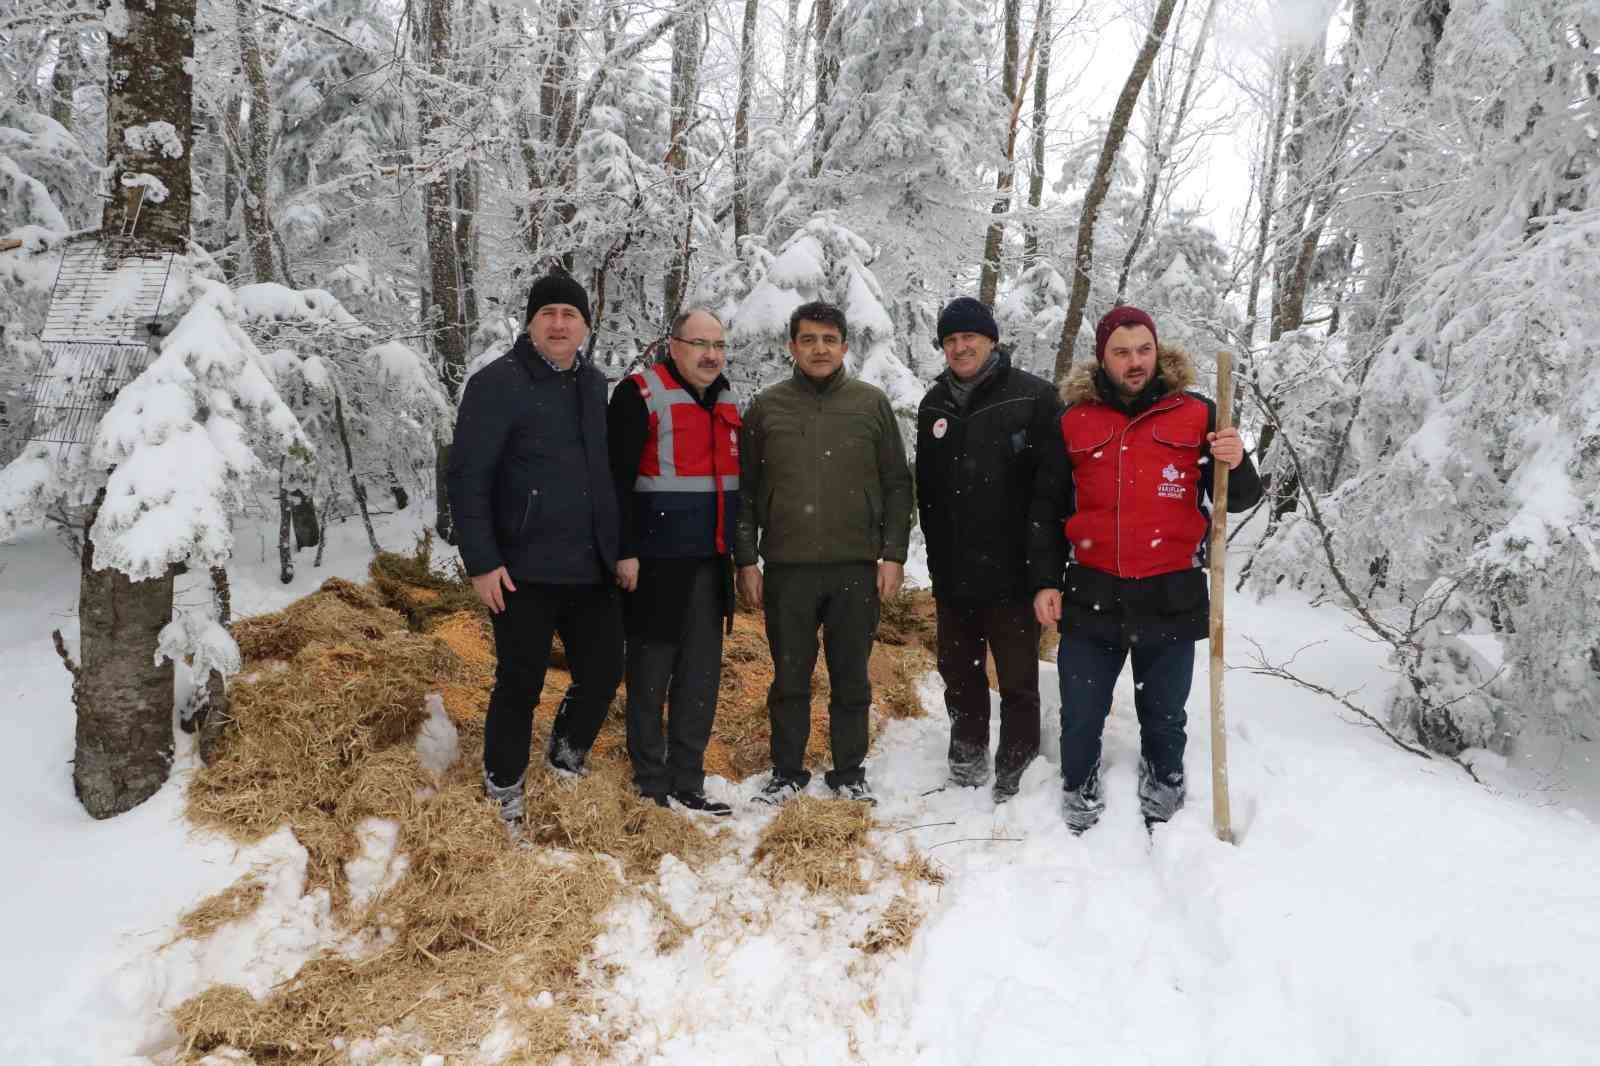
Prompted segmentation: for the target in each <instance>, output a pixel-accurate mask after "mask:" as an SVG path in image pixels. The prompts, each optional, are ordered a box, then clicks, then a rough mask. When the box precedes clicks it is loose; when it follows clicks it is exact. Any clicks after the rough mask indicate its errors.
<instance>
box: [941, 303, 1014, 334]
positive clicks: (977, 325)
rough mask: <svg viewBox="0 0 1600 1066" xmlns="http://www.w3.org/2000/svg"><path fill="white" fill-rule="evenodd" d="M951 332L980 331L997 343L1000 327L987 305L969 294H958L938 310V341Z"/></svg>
mask: <svg viewBox="0 0 1600 1066" xmlns="http://www.w3.org/2000/svg"><path fill="white" fill-rule="evenodd" d="M952 333H981V334H983V336H985V337H988V338H989V339H990V340H992V341H994V342H996V343H999V341H1000V327H999V325H997V324H996V323H995V320H994V314H993V313H992V312H990V310H989V306H988V305H987V304H985V303H983V302H982V301H980V300H974V299H973V298H972V297H970V296H958V297H956V298H955V299H954V300H951V301H950V302H949V303H947V304H945V305H944V310H943V311H940V312H939V343H940V344H943V343H944V339H945V338H946V337H948V336H950V334H952Z"/></svg>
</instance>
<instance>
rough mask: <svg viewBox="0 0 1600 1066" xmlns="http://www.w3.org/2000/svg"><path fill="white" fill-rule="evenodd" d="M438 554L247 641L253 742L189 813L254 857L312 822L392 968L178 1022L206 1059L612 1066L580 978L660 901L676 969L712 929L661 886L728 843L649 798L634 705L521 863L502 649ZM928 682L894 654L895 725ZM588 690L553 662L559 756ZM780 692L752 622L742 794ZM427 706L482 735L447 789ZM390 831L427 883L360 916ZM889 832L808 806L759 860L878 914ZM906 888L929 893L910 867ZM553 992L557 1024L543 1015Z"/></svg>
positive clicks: (347, 962) (532, 815)
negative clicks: (877, 843)
mask: <svg viewBox="0 0 1600 1066" xmlns="http://www.w3.org/2000/svg"><path fill="white" fill-rule="evenodd" d="M429 548H430V545H429V544H428V543H427V542H426V540H425V541H424V542H423V543H422V544H420V545H419V547H418V550H417V552H416V553H414V554H413V555H411V556H391V555H386V556H381V557H380V558H379V559H378V560H377V561H375V562H374V564H373V571H372V577H373V582H374V586H375V588H368V587H365V586H361V585H355V584H352V583H350V582H345V581H340V580H337V579H335V580H330V581H328V582H326V583H325V584H324V585H323V586H322V588H321V589H319V590H318V591H317V592H316V593H314V594H312V595H311V596H308V597H306V598H305V599H302V600H300V601H297V602H296V603H295V604H292V605H291V606H290V607H288V608H287V609H285V610H284V611H282V612H278V613H277V614H273V615H266V616H262V617H258V618H251V619H247V620H245V621H243V622H240V623H239V624H238V625H237V626H236V627H235V633H236V639H238V640H239V642H240V646H241V650H243V651H244V653H245V657H246V660H247V661H246V667H245V671H244V673H243V674H241V676H240V677H239V679H238V680H237V681H236V682H235V684H234V685H233V687H232V690H231V696H232V703H233V716H234V721H233V722H232V724H231V725H230V727H229V729H228V730H227V732H226V733H225V734H224V735H223V737H222V739H221V742H220V744H219V750H218V754H217V757H216V759H215V760H214V761H213V763H212V765H210V766H208V767H206V768H205V769H203V770H201V771H200V772H199V773H198V774H197V775H196V777H195V779H194V781H193V782H192V784H191V787H190V789H189V793H188V804H189V815H190V817H191V819H193V820H194V821H195V822H196V823H198V824H200V825H203V826H207V827H210V828H214V829H218V830H221V831H223V832H225V833H227V834H229V835H230V836H233V837H234V838H235V839H239V840H242V841H252V840H257V839H260V838H261V837H263V836H265V835H267V834H268V833H271V832H272V831H274V830H275V829H276V828H277V827H278V826H280V825H283V824H287V825H289V826H290V827H291V828H292V830H293V831H294V833H295V836H296V838H297V839H298V840H299V841H300V843H301V844H302V845H304V846H305V847H306V849H307V851H308V852H309V854H310V869H309V880H310V883H311V886H324V887H328V888H329V889H330V890H331V891H332V894H333V899H334V901H335V904H336V905H337V906H339V907H340V908H341V910H340V911H339V912H338V913H339V915H340V918H341V921H342V923H343V925H344V926H345V928H346V930H347V931H348V932H349V933H351V934H355V935H359V936H363V937H365V938H366V941H367V942H368V943H373V944H382V945H383V947H382V948H381V949H380V950H378V951H376V953H375V954H372V955H370V956H367V957H363V958H361V959H359V960H352V959H350V958H347V957H345V956H342V955H339V954H337V953H335V952H327V953H324V954H323V955H321V956H318V957H316V958H314V959H312V960H311V961H310V962H309V963H307V964H306V965H305V966H304V967H302V969H301V971H300V973H299V974H298V975H297V976H296V977H295V978H294V979H292V980H291V981H289V982H286V983H285V984H284V985H282V986H280V987H279V988H277V989H275V990H274V991H273V992H272V993H271V994H270V995H269V996H268V997H266V998H265V999H264V1000H262V1001H260V1002H257V1001H256V1000H254V999H252V998H251V997H250V996H249V995H248V994H247V993H245V992H244V991H242V990H240V989H238V988H228V987H221V988H213V989H210V990H208V991H207V992H205V993H203V994H202V995H200V996H197V997H195V998H193V999H191V1000H189V1001H188V1002H186V1003H184V1004H183V1005H182V1006H180V1007H179V1008H178V1010H177V1011H176V1012H175V1013H174V1016H173V1018H174V1022H175V1024H176V1025H177V1027H178V1030H179V1032H180V1033H181V1034H182V1035H183V1038H184V1040H185V1041H186V1042H187V1044H188V1051H187V1052H186V1054H187V1055H189V1056H191V1058H189V1059H188V1060H187V1061H194V1059H193V1058H192V1056H195V1055H199V1054H203V1053H205V1052H208V1051H211V1050H214V1049H217V1048H219V1047H222V1046H224V1045H227V1046H232V1047H236V1048H239V1049H241V1050H242V1051H244V1052H245V1053H247V1054H249V1055H250V1056H251V1057H252V1058H253V1059H254V1061H255V1062H257V1063H258V1064H261V1066H267V1064H269V1063H282V1062H321V1061H330V1060H338V1059H339V1058H340V1057H341V1055H342V1052H340V1051H339V1049H338V1047H337V1046H336V1041H346V1040H351V1039H357V1038H360V1037H370V1036H375V1035H377V1034H378V1033H379V1031H380V1030H382V1029H384V1028H386V1027H387V1028H390V1029H393V1030H398V1031H399V1032H401V1033H404V1034H410V1036H411V1037H414V1038H415V1040H416V1041H419V1042H420V1045H419V1046H425V1047H427V1048H429V1049H430V1050H431V1051H432V1052H434V1053H438V1054H443V1055H445V1056H446V1057H447V1058H449V1059H451V1060H452V1061H454V1059H455V1058H456V1057H458V1056H466V1055H467V1054H469V1053H470V1052H472V1051H473V1049H475V1048H476V1046H477V1044H478V1042H479V1041H480V1040H481V1039H482V1037H483V1035H484V1034H485V1033H487V1032H488V1031H489V1029H490V1028H491V1027H493V1026H494V1025H495V1024H497V1019H498V1021H499V1023H500V1024H506V1023H507V1022H509V1024H511V1025H513V1026H514V1027H515V1029H516V1031H517V1033H518V1035H519V1040H520V1041H521V1043H520V1045H519V1047H518V1049H517V1050H516V1051H515V1052H514V1053H513V1054H512V1056H511V1057H510V1058H509V1059H508V1060H507V1061H508V1062H512V1063H519V1062H526V1063H548V1062H550V1061H551V1060H552V1059H553V1058H555V1057H556V1056H558V1055H560V1054H563V1053H566V1054H569V1055H576V1056H577V1057H578V1058H579V1059H582V1058H583V1057H584V1056H590V1057H595V1056H598V1055H599V1054H601V1053H602V1052H603V1050H604V1046H605V1042H606V1040H607V1039H608V1035H607V1034H605V1033H603V1032H602V1033H599V1034H596V1033H594V1032H593V1031H592V1029H589V1028H582V1029H575V1022H576V1021H577V1019H579V1018H580V1017H583V1018H592V1016H593V1015H594V1014H595V1013H596V1009H595V1006H594V1004H593V1003H592V1002H591V1001H590V1000H589V999H588V998H587V992H586V990H585V988H584V986H583V984H582V982H581V981H580V980H579V979H578V976H577V975H578V971H579V969H580V967H581V966H582V965H583V963H584V960H585V959H587V958H588V956H589V953H590V951H591V950H592V945H593V942H594V939H595V937H596V936H597V935H598V934H599V932H600V931H601V920H602V917H603V915H604V914H605V912H606V911H607V910H608V909H609V908H610V907H611V906H613V904H614V903H615V902H616V901H617V900H618V899H619V898H620V897H621V895H622V894H623V893H626V892H630V891H636V890H641V889H642V890H643V894H644V898H645V899H647V900H649V901H650V902H651V905H652V906H653V907H655V909H656V910H657V912H658V913H659V914H660V915H661V917H662V927H663V928H662V932H661V935H660V937H659V943H658V944H657V948H658V950H660V951H664V952H666V951H672V950H675V949H676V948H677V947H678V946H679V945H681V944H682V943H683V941H684V940H685V939H686V938H687V937H688V936H689V935H691V934H692V932H693V930H692V929H690V928H689V927H688V926H687V925H686V924H685V923H683V922H682V920H681V919H679V918H677V916H676V915H674V914H673V913H672V911H671V908H670V907H668V906H667V905H666V904H665V901H664V900H662V899H660V897H659V895H657V894H656V893H655V892H654V891H653V890H651V889H650V888H649V885H650V884H651V883H652V882H653V881H654V878H655V874H656V871H657V869H658V867H659V864H660V861H661V858H662V856H664V855H667V854H672V855H676V856H677V857H679V858H680V859H682V860H684V861H686V862H689V863H690V864H692V865H693V864H697V863H699V862H700V861H702V860H704V859H706V858H708V857H710V856H712V855H713V854H714V853H715V852H716V850H717V841H716V840H715V839H714V838H712V837H710V836H708V835H707V834H706V833H705V832H704V831H703V830H702V829H701V828H700V827H699V825H697V824H696V823H694V822H693V821H691V820H689V819H687V818H684V817H683V816H682V815H680V814H676V813H673V812H670V811H667V810H663V809H661V808H658V807H656V806H654V805H653V804H647V803H643V802H640V801H639V800H638V798H637V797H636V796H635V795H634V793H633V789H632V786H631V783H630V768H629V765H628V761H627V753H626V746H625V736H624V732H625V731H624V728H623V722H622V716H621V715H620V713H617V709H616V708H613V712H612V713H611V714H610V715H608V717H607V720H606V722H605V724H604V726H603V728H602V731H601V735H600V738H599V740H598V741H597V742H596V744H595V747H594V749H593V750H592V752H591V755H590V767H591V772H590V774H589V776H588V777H586V778H584V779H582V780H580V781H576V782H569V781H565V780H562V779H558V778H556V777H554V776H551V775H549V774H546V773H544V772H543V771H542V770H541V769H539V767H538V762H539V760H538V759H537V758H536V759H535V767H534V770H533V772H532V773H531V774H530V777H529V792H528V797H527V800H528V804H527V810H528V817H527V822H526V825H525V827H524V832H523V844H524V846H522V847H514V846H512V845H510V844H509V843H508V841H507V839H506V833H505V830H504V827H503V826H502V825H501V823H500V821H499V818H498V816H497V814H496V812H495V811H494V810H493V809H492V807H491V806H490V805H489V804H488V803H487V802H485V801H484V799H483V797H482V788H481V782H480V780H479V772H480V771H479V767H480V765H481V752H482V714H483V711H484V708H485V706H486V704H487V699H488V691H489V688H490V686H491V685H492V683H493V674H494V652H493V636H492V631H491V628H490V626H489V624H488V620H487V618H486V616H485V615H484V614H483V612H482V611H481V609H480V608H479V607H478V606H477V604H476V600H475V597H474V598H473V599H472V600H471V601H470V602H468V601H466V600H465V596H464V594H470V588H469V587H466V586H464V585H462V584H461V583H460V582H457V581H453V580H452V579H451V578H450V577H448V576H440V575H437V574H434V573H432V569H431V563H430V562H429V561H428V552H429ZM419 630H423V631H425V632H419ZM925 661H926V656H925V654H924V653H923V652H921V650H920V649H919V648H916V647H913V646H903V647H893V648H886V647H883V646H879V647H878V648H876V649H875V652H874V656H873V670H874V683H875V685H876V686H878V690H879V693H880V709H881V710H882V711H883V712H884V713H888V714H891V715H893V714H896V713H897V711H896V710H895V708H896V707H902V706H910V704H907V703H905V700H906V698H907V697H906V696H905V695H904V694H903V693H899V692H898V691H897V689H896V686H897V685H901V686H905V692H909V693H910V696H909V699H910V700H912V701H914V700H915V692H914V681H915V677H916V675H917V673H918V672H920V670H921V669H923V668H925V667H924V666H923V664H924V663H925ZM817 681H818V683H817V685H816V693H815V696H816V698H815V700H814V707H813V716H812V732H811V754H812V755H813V757H814V758H815V759H817V760H826V759H827V757H828V747H827V727H828V719H827V713H826V699H827V686H826V681H825V675H824V674H823V673H822V671H821V669H819V671H818V679H817ZM569 682H570V678H568V677H567V676H566V675H565V673H564V672H562V670H561V664H560V662H559V660H558V661H557V662H554V663H552V669H551V671H550V672H549V674H548V675H547V681H546V687H545V693H544V697H543V699H542V700H541V704H540V707H539V709H538V714H537V718H538V724H537V725H536V736H540V735H542V734H543V731H546V730H548V727H549V722H550V717H551V716H552V715H553V713H554V710H555V706H556V703H557V702H558V701H559V696H560V693H561V692H562V691H564V690H565V688H566V687H567V685H568V683H569ZM770 683H771V659H770V656H769V653H768V650H767V642H766V636H765V632H764V630H763V628H762V625H761V620H760V616H759V615H750V614H744V613H741V614H740V615H738V616H737V618H736V621H735V632H734V634H733V635H732V636H731V637H729V638H728V641H727V644H726V654H725V659H724V671H723V687H722V692H721V702H720V704H719V708H718V714H717V719H716V727H715V732H714V735H713V738H712V741H711V744H710V746H709V748H708V751H707V758H706V764H707V770H708V771H709V772H711V773H716V774H720V775H722V776H724V777H727V778H729V779H732V780H738V779H741V778H744V777H747V776H749V775H750V774H751V773H754V772H756V771H759V770H762V769H765V768H766V766H767V765H768V762H769V739H768V722H767V711H766V691H767V688H768V686H769V685H770ZM428 692H440V693H442V694H443V695H444V698H445V704H446V708H447V710H448V711H449V713H450V714H451V716H452V718H453V719H454V720H455V721H456V723H457V726H458V728H459V729H460V731H461V747H462V750H461V759H460V760H459V761H458V763H457V764H456V765H455V766H454V767H452V768H451V769H450V770H449V771H448V772H447V773H446V774H445V775H444V777H443V779H442V780H436V779H434V778H433V776H432V775H430V774H429V773H428V772H426V771H424V770H423V769H422V767H421V765H420V763H419V762H418V761H417V757H416V754H415V751H414V748H413V744H412V739H413V737H414V735H415V733H416V730H417V727H418V725H419V724H420V722H421V720H422V719H423V717H424V711H423V707H424V702H423V697H424V695H425V694H426V693H428ZM536 754H537V752H536ZM373 817H380V818H388V819H393V820H394V821H396V822H397V823H398V824H399V826H400V838H399V841H398V844H397V849H398V852H400V853H403V854H404V855H405V856H406V858H407V866H406V868H405V872H404V874H403V876H402V877H401V878H400V880H399V882H398V883H397V884H395V885H394V886H393V887H392V888H391V889H389V891H387V892H386V893H385V894H384V895H383V896H381V897H380V898H379V899H377V900H376V901H374V902H372V903H371V904H369V905H368V906H367V907H365V908H364V909H363V910H361V911H359V912H358V911H356V910H355V909H353V908H351V907H348V906H347V905H346V904H347V903H348V900H349V893H348V886H347V884H346V882H345V873H344V868H343V863H344V861H345V860H346V859H348V858H350V857H352V856H354V855H355V854H357V853H358V851H359V846H358V841H357V838H356V835H355V829H356V827H357V826H359V825H360V823H361V822H362V820H364V819H366V818H373ZM871 826H872V818H871V814H870V812H869V811H868V809H867V808H865V807H864V806H862V805H861V804H857V803H850V802H845V801H839V800H816V799H811V798H809V797H801V798H799V799H797V800H795V801H794V802H793V803H790V804H788V805H787V806H786V807H785V808H784V809H783V810H782V811H780V812H779V814H778V816H777V817H776V818H775V819H774V820H773V822H772V824H771V825H769V826H768V828H767V831H766V832H765V833H764V834H763V836H762V839H761V841H760V844H759V846H758V848H757V850H756V858H757V861H758V862H759V863H760V864H761V866H762V872H763V874H764V875H765V876H766V877H768V878H769V879H771V880H772V881H773V882H774V883H778V884H784V883H793V884H798V885H801V886H803V887H804V888H806V889H807V890H808V891H811V892H828V893H837V894H846V893H858V892H860V891H862V890H864V889H865V887H866V884H865V882H864V881H863V879H862V869H863V860H864V859H867V858H871V857H874V856H875V851H874V849H872V847H871V845H870V843H869V841H868V830H869V829H870V827H871ZM619 872H620V875H621V876H620V878H619ZM901 874H902V876H910V875H908V874H907V873H906V866H905V864H902V866H901ZM629 882H631V883H632V884H633V885H634V886H635V887H634V888H630V887H629ZM311 886H308V887H311ZM262 892H263V888H262V886H261V885H260V884H259V883H258V882H256V881H254V880H253V879H247V880H245V881H241V882H240V883H239V884H238V885H235V886H234V887H232V888H230V889H228V890H225V891H224V892H222V893H218V894H217V895H216V896H213V897H211V898H210V899H208V900H206V901H205V902H204V903H202V904H201V905H200V906H198V907H196V908H194V910H193V911H191V912H190V913H189V914H188V915H186V916H185V918H184V919H183V921H182V924H181V926H180V930H179V932H180V935H182V936H189V937H199V936H206V935H209V934H210V933H212V932H214V931H215V930H216V929H217V928H218V927H220V926H221V925H222V924H225V923H226V922H228V921H233V920H237V918H239V917H243V916H244V915H245V914H248V913H249V911H250V909H252V908H253V906H254V905H256V904H257V903H259V901H260V899H261V897H262ZM886 913H887V912H886ZM891 932H892V930H891ZM885 942H886V943H887V940H886V941H885ZM604 971H605V967H604V966H603V965H601V966H600V968H599V972H600V973H601V974H602V975H603V973H604ZM543 992H549V993H550V994H551V995H552V996H554V1004H553V1005H551V1006H538V1005H537V1004H536V1002H535V1000H536V997H538V996H539V995H540V993H543Z"/></svg>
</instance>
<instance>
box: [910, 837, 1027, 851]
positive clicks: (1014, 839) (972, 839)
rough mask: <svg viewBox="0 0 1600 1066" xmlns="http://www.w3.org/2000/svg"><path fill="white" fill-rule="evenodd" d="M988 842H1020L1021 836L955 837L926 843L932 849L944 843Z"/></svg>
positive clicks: (940, 846) (942, 845)
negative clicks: (935, 842) (934, 842)
mask: <svg viewBox="0 0 1600 1066" xmlns="http://www.w3.org/2000/svg"><path fill="white" fill-rule="evenodd" d="M990 843H1004V844H1020V843H1022V838H1021V837H957V838H956V839H955V840H941V841H939V843H937V844H930V845H928V850H929V851H932V850H933V849H934V848H942V847H944V846H945V845H946V844H990Z"/></svg>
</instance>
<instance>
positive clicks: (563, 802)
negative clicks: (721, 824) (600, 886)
mask: <svg viewBox="0 0 1600 1066" xmlns="http://www.w3.org/2000/svg"><path fill="white" fill-rule="evenodd" d="M523 835H524V837H525V838H526V839H528V840H530V841H532V842H534V843H537V844H543V845H546V846H549V847H556V848H565V849H568V850H571V851H577V852H598V853H601V854H605V855H611V856H613V857H615V858H617V859H619V860H620V861H621V862H622V864H623V866H624V867H625V868H626V869H627V870H628V871H629V873H631V874H634V875H642V874H643V875H653V874H654V873H655V870H656V868H657V867H658V866H659V865H660V863H661V858H662V856H664V855H676V856H677V857H678V858H680V859H682V860H683V861H685V862H688V863H691V864H692V863H694V862H696V861H698V860H699V859H701V858H704V857H705V856H706V855H708V854H709V853H710V852H711V846H712V845H711V838H710V837H708V836H707V835H706V834H705V832H704V831H703V830H702V829H701V828H700V827H699V826H698V825H696V824H694V823H693V822H692V821H690V820H689V819H687V818H685V817H684V816H682V815H680V814H675V813H674V812H672V811H670V810H667V809H665V808H663V807H658V806H656V805H655V804H654V803H652V802H649V801H646V800H643V799H640V798H639V795H638V794H637V793H636V792H634V790H633V786H632V785H631V784H630V783H629V782H628V777H627V776H626V775H625V774H623V773H615V772H613V773H606V772H592V773H590V774H589V775H588V776H587V777H584V778H581V779H580V780H577V781H566V780H562V779H560V778H557V777H555V776H554V775H551V774H548V773H541V774H539V775H537V776H533V777H532V778H531V783H530V787H529V789H528V797H527V816H526V818H525V819H524V822H523Z"/></svg>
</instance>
